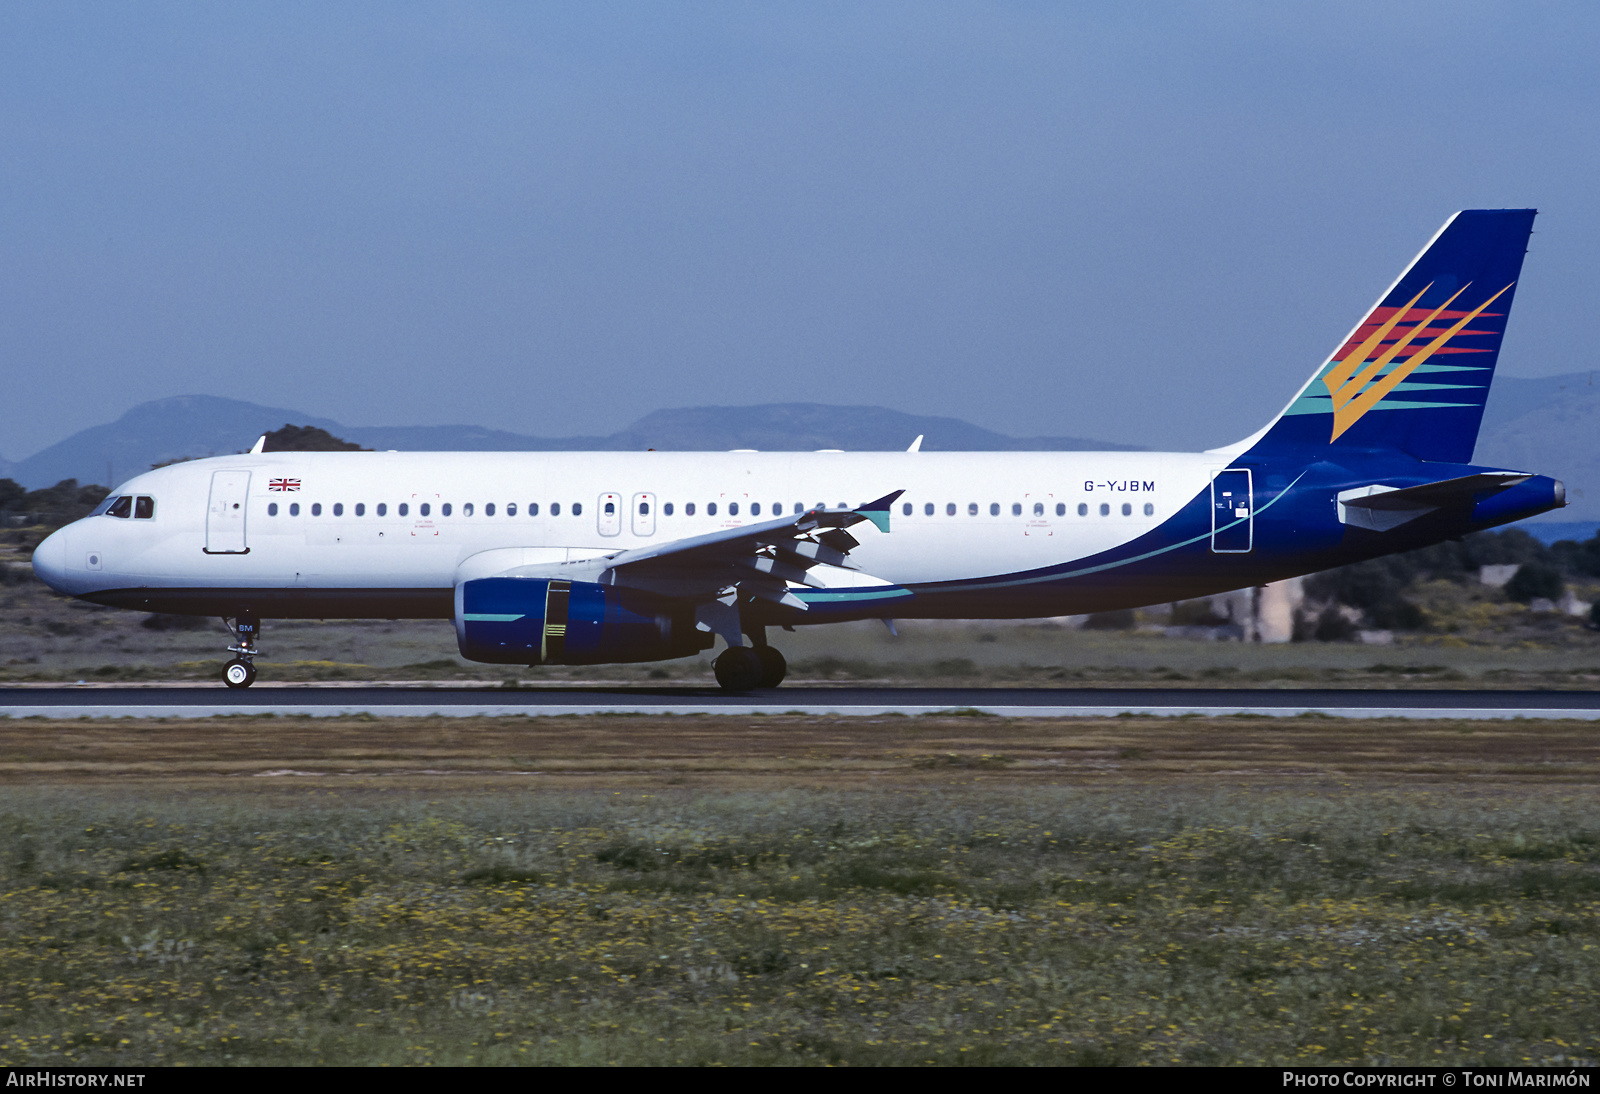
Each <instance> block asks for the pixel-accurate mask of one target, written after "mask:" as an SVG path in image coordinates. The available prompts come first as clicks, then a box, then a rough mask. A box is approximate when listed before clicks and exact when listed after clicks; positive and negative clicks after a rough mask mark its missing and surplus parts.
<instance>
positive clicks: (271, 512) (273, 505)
mask: <svg viewBox="0 0 1600 1094" xmlns="http://www.w3.org/2000/svg"><path fill="white" fill-rule="evenodd" d="M122 515H123V516H127V515H128V514H126V513H123V514H122ZM277 515H278V503H277V502H275V501H269V502H268V503H267V516H269V517H275V516H277ZM112 516H116V514H115V513H113V514H112Z"/></svg>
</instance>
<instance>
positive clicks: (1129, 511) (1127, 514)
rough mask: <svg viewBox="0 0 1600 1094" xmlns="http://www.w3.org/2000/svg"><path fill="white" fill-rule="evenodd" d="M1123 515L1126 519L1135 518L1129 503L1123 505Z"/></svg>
mask: <svg viewBox="0 0 1600 1094" xmlns="http://www.w3.org/2000/svg"><path fill="white" fill-rule="evenodd" d="M1122 515H1123V516H1125V517H1131V516H1133V506H1132V505H1131V504H1129V503H1128V502H1123V503H1122Z"/></svg>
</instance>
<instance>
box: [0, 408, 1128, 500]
mask: <svg viewBox="0 0 1600 1094" xmlns="http://www.w3.org/2000/svg"><path fill="white" fill-rule="evenodd" d="M286 424H293V425H297V426H317V427H319V428H321V429H325V430H327V431H328V432H329V433H332V434H333V435H334V436H336V437H341V438H343V439H344V440H347V441H353V442H355V443H356V444H359V445H361V446H362V447H364V448H372V449H377V450H379V451H385V450H389V449H394V450H397V451H412V452H559V451H579V452H598V451H639V450H643V449H646V448H655V449H659V450H661V451H696V450H711V451H717V450H721V449H729V448H758V449H764V450H767V451H810V450H812V449H817V448H842V449H846V450H848V451H893V450H896V449H902V448H905V447H906V446H907V445H909V444H910V443H911V442H912V441H913V440H914V439H915V438H916V437H917V435H918V434H923V435H924V436H925V438H926V439H925V440H924V441H923V444H922V447H923V449H924V450H926V451H1027V450H1033V451H1041V450H1042V451H1083V450H1094V449H1099V450H1112V449H1117V450H1133V449H1135V448H1137V446H1135V445H1123V444H1112V443H1109V442H1105V441H1094V440H1085V439H1081V438H1077V437H1028V438H1019V437H1008V436H1006V435H1005V434H1003V433H995V432H992V431H991V430H987V429H982V428H980V427H978V426H975V425H972V424H970V423H968V422H963V421H961V420H959V419H956V418H925V417H919V416H917V415H914V414H902V413H900V412H898V411H894V410H885V409H883V408H881V407H862V406H844V407H834V406H821V405H817V404H813V403H783V404H776V405H770V406H747V407H690V408H685V409H681V410H658V411H656V412H655V413H653V414H649V415H646V416H645V417H643V418H641V419H639V420H638V421H637V422H634V423H633V424H632V425H631V426H629V427H628V428H627V429H624V430H621V431H619V432H617V433H613V434H610V435H609V436H604V437H529V436H523V435H521V434H517V433H507V432H503V431H500V430H494V429H484V428H483V427H481V426H466V425H462V426H346V425H341V424H340V423H338V422H336V421H333V420H332V419H329V418H319V417H316V416H314V415H310V414H306V413H304V412H303V411H299V410H290V409H287V408H284V407H265V406H258V405H256V404H255V403H247V402H243V401H241V400H238V399H223V398H219V397H217V396H212V395H183V396H178V397H176V398H171V399H158V400H155V401H154V402H149V403H141V404H140V405H138V406H136V407H134V408H133V409H132V410H130V411H128V412H127V413H126V414H124V415H123V416H122V417H121V418H119V419H117V420H116V421H115V422H111V423H109V424H107V425H100V426H94V427H93V428H91V429H85V430H83V431H82V432H79V433H75V434H73V435H72V436H70V437H68V438H67V439H66V440H64V441H61V442H59V443H57V444H53V445H51V446H50V447H49V448H46V449H45V450H44V451H42V452H38V453H35V454H34V455H32V456H29V457H28V458H27V459H25V460H19V461H17V462H16V463H14V464H11V465H10V469H9V471H0V477H10V478H14V479H16V480H17V481H18V482H20V483H21V484H22V485H24V486H27V487H29V488H34V489H37V488H39V487H42V486H50V485H54V484H55V483H57V482H60V481H61V480H62V479H77V480H79V481H80V482H98V483H102V484H104V485H115V484H116V483H117V482H120V481H122V480H124V479H127V478H130V477H132V476H133V475H135V474H138V473H139V472H141V471H146V470H148V469H149V468H150V467H151V466H152V465H153V464H158V463H166V462H169V461H171V460H176V459H186V458H193V457H198V456H217V455H224V454H226V453H230V452H242V451H244V450H246V449H248V448H249V447H250V446H251V445H253V444H254V443H255V441H256V438H257V437H259V436H260V435H261V434H263V433H266V432H268V431H269V430H274V429H279V428H281V427H283V426H284V425H286Z"/></svg>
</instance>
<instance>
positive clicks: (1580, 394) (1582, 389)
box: [1472, 372, 1600, 522]
mask: <svg viewBox="0 0 1600 1094" xmlns="http://www.w3.org/2000/svg"><path fill="white" fill-rule="evenodd" d="M1593 378H1594V374H1593V373H1590V372H1575V373H1571V374H1569V375H1566V376H1547V377H1543V378H1541V379H1538V380H1513V379H1506V378H1498V379H1496V380H1495V382H1494V388H1493V389H1492V390H1491V393H1490V395H1489V405H1488V406H1487V407H1485V408H1484V414H1483V429H1482V431H1481V432H1480V433H1479V434H1478V447H1477V450H1476V451H1475V452H1474V453H1473V456H1472V458H1473V461H1474V462H1476V463H1482V464H1489V465H1492V466H1497V467H1510V468H1515V469H1516V470H1518V471H1537V472H1538V473H1539V474H1541V475H1550V476H1552V477H1554V478H1558V479H1560V480H1562V481H1563V482H1565V483H1566V484H1567V507H1566V508H1565V509H1558V510H1556V511H1555V512H1553V513H1546V514H1544V515H1543V516H1540V517H1534V518H1533V519H1534V520H1535V521H1539V522H1553V521H1564V522H1573V521H1600V384H1594V383H1592V382H1591V381H1592V380H1593Z"/></svg>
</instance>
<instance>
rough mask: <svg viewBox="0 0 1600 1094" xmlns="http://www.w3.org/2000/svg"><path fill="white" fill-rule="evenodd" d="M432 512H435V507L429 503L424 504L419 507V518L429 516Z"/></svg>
mask: <svg viewBox="0 0 1600 1094" xmlns="http://www.w3.org/2000/svg"><path fill="white" fill-rule="evenodd" d="M432 512H433V507H432V506H430V505H429V504H428V503H427V502H423V503H422V504H421V505H419V506H417V516H419V517H425V516H427V515H428V514H430V513H432Z"/></svg>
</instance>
